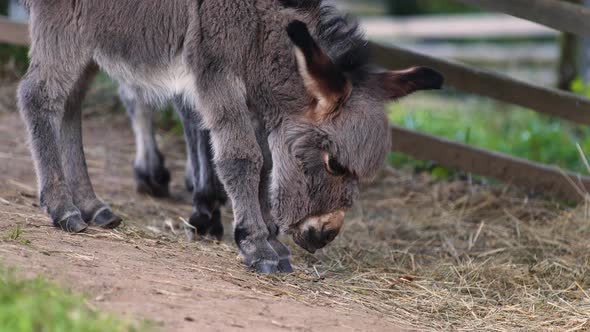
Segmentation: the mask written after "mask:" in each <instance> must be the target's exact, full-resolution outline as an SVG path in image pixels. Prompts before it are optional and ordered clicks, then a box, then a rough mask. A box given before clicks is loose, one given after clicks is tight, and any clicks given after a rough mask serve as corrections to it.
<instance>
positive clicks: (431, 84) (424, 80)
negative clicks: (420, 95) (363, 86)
mask: <svg viewBox="0 0 590 332" xmlns="http://www.w3.org/2000/svg"><path fill="white" fill-rule="evenodd" d="M376 75H377V82H378V83H377V84H379V85H380V87H381V89H382V90H383V91H384V92H385V96H386V98H387V99H398V98H401V97H404V96H407V95H409V94H411V93H414V92H416V91H420V90H438V89H441V88H442V85H443V83H444V77H443V76H442V75H441V74H440V73H439V72H437V71H436V70H434V69H430V68H427V67H413V68H409V69H406V70H399V71H388V72H384V73H380V74H376Z"/></svg>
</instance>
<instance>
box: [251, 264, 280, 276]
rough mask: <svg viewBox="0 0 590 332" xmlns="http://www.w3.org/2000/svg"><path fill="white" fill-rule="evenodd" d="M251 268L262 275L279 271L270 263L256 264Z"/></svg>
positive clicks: (275, 265)
mask: <svg viewBox="0 0 590 332" xmlns="http://www.w3.org/2000/svg"><path fill="white" fill-rule="evenodd" d="M253 267H254V270H255V271H256V272H258V273H262V274H272V273H277V272H278V271H279V268H278V266H277V264H276V263H272V262H257V263H254V266H253Z"/></svg>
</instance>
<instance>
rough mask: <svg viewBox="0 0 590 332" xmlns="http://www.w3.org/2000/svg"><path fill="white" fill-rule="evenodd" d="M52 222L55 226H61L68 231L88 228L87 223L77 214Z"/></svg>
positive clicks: (77, 231)
mask: <svg viewBox="0 0 590 332" xmlns="http://www.w3.org/2000/svg"><path fill="white" fill-rule="evenodd" d="M53 224H54V225H55V227H58V228H61V229H62V230H64V231H66V232H68V233H81V232H83V231H84V230H85V229H86V228H88V224H87V223H85V222H84V220H82V216H81V215H79V214H74V215H71V216H69V217H67V218H65V219H63V220H60V221H57V222H54V223H53Z"/></svg>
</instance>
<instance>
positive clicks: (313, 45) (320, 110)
mask: <svg viewBox="0 0 590 332" xmlns="http://www.w3.org/2000/svg"><path fill="white" fill-rule="evenodd" d="M287 33H288V34H289V38H290V39H291V41H292V42H293V44H295V55H296V57H297V65H298V67H299V73H300V75H301V77H302V78H303V83H304V84H305V88H306V89H307V92H308V93H309V94H310V95H311V96H312V97H313V98H314V104H313V108H312V112H313V114H311V116H312V118H313V120H316V121H322V120H324V119H326V118H327V117H329V116H330V115H334V113H335V112H336V111H337V110H338V109H339V107H338V106H339V105H341V104H342V103H343V102H344V101H345V100H346V98H348V96H349V95H350V92H351V90H352V84H351V83H350V81H349V79H348V78H347V77H346V76H345V75H344V73H343V72H342V71H341V70H340V69H339V68H338V67H337V66H336V65H335V64H334V62H332V60H331V59H330V57H329V56H328V55H327V54H326V53H325V52H324V51H323V50H322V49H321V48H320V46H319V45H318V43H317V42H316V41H315V40H314V39H313V37H312V36H311V34H310V33H309V30H308V28H307V25H305V23H303V22H301V21H293V22H291V23H290V24H289V26H288V27H287Z"/></svg>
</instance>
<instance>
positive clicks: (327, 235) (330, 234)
mask: <svg viewBox="0 0 590 332" xmlns="http://www.w3.org/2000/svg"><path fill="white" fill-rule="evenodd" d="M337 235H338V232H337V231H335V230H331V231H328V232H326V233H325V235H324V240H325V243H328V242H332V241H334V239H335V238H336V236H337Z"/></svg>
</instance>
